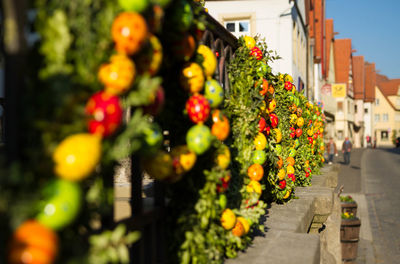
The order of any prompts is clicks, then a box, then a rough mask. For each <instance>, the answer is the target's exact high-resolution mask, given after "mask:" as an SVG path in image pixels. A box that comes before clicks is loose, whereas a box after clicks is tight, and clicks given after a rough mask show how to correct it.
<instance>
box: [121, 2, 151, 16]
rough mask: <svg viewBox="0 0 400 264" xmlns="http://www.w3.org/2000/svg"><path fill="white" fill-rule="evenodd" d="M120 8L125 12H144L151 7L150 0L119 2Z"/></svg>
mask: <svg viewBox="0 0 400 264" xmlns="http://www.w3.org/2000/svg"><path fill="white" fill-rule="evenodd" d="M118 4H119V6H120V7H121V8H122V9H123V10H125V11H134V12H139V13H140V12H142V11H144V10H145V9H146V8H147V6H148V5H149V1H148V0H118Z"/></svg>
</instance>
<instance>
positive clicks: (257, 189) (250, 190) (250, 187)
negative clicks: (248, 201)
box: [246, 181, 262, 195]
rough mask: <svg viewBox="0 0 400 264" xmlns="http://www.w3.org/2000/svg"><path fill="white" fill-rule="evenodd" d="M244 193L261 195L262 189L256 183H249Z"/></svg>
mask: <svg viewBox="0 0 400 264" xmlns="http://www.w3.org/2000/svg"><path fill="white" fill-rule="evenodd" d="M246 192H248V193H256V194H258V195H261V193H262V187H261V184H260V183H259V182H258V181H250V183H249V184H248V185H247V186H246Z"/></svg>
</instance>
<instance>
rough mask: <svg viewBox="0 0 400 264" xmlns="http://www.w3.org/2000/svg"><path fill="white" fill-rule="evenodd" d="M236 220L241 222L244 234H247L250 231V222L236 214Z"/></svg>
mask: <svg viewBox="0 0 400 264" xmlns="http://www.w3.org/2000/svg"><path fill="white" fill-rule="evenodd" d="M237 221H239V222H241V223H242V225H243V228H244V234H247V233H248V232H249V231H250V223H249V221H248V220H247V219H246V218H244V217H243V216H238V217H237Z"/></svg>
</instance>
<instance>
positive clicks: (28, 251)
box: [8, 220, 58, 264]
mask: <svg viewBox="0 0 400 264" xmlns="http://www.w3.org/2000/svg"><path fill="white" fill-rule="evenodd" d="M57 251H58V237H57V234H56V233H55V232H54V231H52V230H50V229H48V228H47V227H45V226H43V225H42V224H40V223H39V222H37V221H35V220H28V221H25V222H24V223H23V224H22V225H21V226H19V227H18V228H17V230H16V231H15V232H14V234H13V237H12V240H11V243H10V251H9V254H8V263H10V264H17V263H18V264H20V263H26V264H50V263H54V259H55V257H56V255H57Z"/></svg>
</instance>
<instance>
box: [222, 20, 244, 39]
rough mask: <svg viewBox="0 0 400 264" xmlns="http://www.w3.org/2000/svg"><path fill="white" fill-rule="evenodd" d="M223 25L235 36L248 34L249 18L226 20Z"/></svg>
mask: <svg viewBox="0 0 400 264" xmlns="http://www.w3.org/2000/svg"><path fill="white" fill-rule="evenodd" d="M225 27H226V29H227V30H228V31H229V32H231V33H232V34H233V35H235V36H236V37H240V36H243V35H250V20H237V21H227V22H225Z"/></svg>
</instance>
